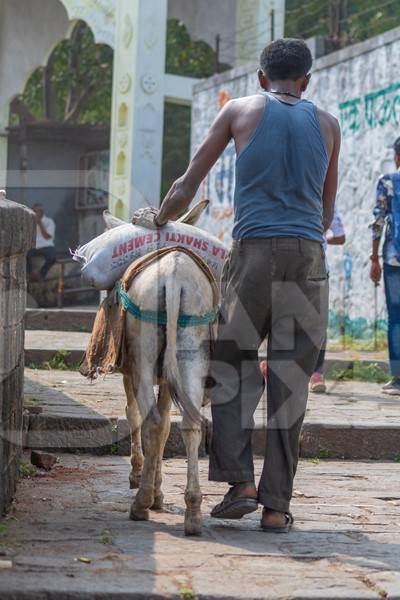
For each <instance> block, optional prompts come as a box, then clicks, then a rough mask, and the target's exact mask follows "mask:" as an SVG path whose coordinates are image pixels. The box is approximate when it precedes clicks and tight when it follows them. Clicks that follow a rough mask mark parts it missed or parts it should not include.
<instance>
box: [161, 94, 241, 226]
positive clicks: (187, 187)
mask: <svg viewBox="0 0 400 600" xmlns="http://www.w3.org/2000/svg"><path fill="white" fill-rule="evenodd" d="M234 102H235V101H234V100H231V101H230V102H228V103H227V104H226V105H225V106H224V108H223V109H222V110H221V112H220V113H219V114H218V116H217V118H216V119H215V121H214V123H213V125H212V126H211V129H210V131H209V132H208V134H207V137H206V139H205V140H204V142H203V143H202V144H201V146H200V147H199V148H198V150H197V151H196V153H195V155H194V156H193V158H192V160H191V162H190V165H189V167H188V170H187V171H186V173H185V174H184V175H183V176H182V177H180V178H179V179H177V180H176V181H175V183H174V184H173V185H172V187H171V189H170V190H169V192H168V194H167V195H166V196H165V198H164V200H163V203H162V205H161V208H160V211H159V213H158V215H157V219H156V222H157V225H165V223H166V222H167V221H169V220H173V219H176V218H177V217H178V216H179V215H180V213H182V212H183V211H184V210H185V209H186V208H187V207H188V206H189V204H190V203H191V201H192V200H193V198H194V196H195V195H196V193H197V190H198V189H199V186H200V184H201V182H202V181H203V179H204V178H205V177H206V175H207V174H208V172H209V170H210V169H211V167H212V166H213V165H214V164H215V163H216V161H217V160H218V158H219V157H220V156H221V154H222V152H223V151H224V150H225V148H226V146H227V145H228V143H229V141H230V140H231V138H232V130H231V124H232V116H233V110H234Z"/></svg>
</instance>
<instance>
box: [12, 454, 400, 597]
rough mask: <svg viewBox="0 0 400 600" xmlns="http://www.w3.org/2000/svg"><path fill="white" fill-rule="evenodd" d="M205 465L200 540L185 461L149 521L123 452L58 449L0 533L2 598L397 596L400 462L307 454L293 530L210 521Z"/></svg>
mask: <svg viewBox="0 0 400 600" xmlns="http://www.w3.org/2000/svg"><path fill="white" fill-rule="evenodd" d="M260 467H261V464H260V461H257V465H256V469H257V472H259V471H260ZM200 471H201V484H202V490H203V493H204V502H203V514H204V516H205V519H204V532H203V536H202V537H201V538H185V537H184V535H183V512H184V500H183V490H184V486H185V472H186V464H185V461H184V460H182V459H174V460H166V461H165V462H164V492H165V496H166V498H165V500H166V505H165V510H164V511H163V512H153V513H151V520H150V521H149V522H142V523H138V522H132V521H129V519H128V509H129V506H130V502H131V500H132V496H133V492H131V491H130V490H129V489H128V485H127V482H128V474H129V464H128V460H127V459H125V458H121V457H90V456H85V457H79V456H72V455H61V457H60V463H59V465H58V466H56V467H55V468H54V469H53V470H52V471H51V472H50V473H48V474H43V475H41V476H40V477H36V478H33V479H24V480H22V482H21V483H20V485H19V489H18V492H17V496H16V500H15V502H14V505H13V509H12V511H11V513H10V515H9V517H8V518H7V519H5V520H4V521H3V522H2V524H1V529H0V532H1V533H0V552H1V556H0V561H1V562H0V566H1V565H3V568H2V569H1V575H0V598H1V600H53V599H54V600H55V599H57V600H72V599H73V600H81V599H82V600H92V599H93V600H114V599H115V600H117V599H118V600H125V599H126V600H128V599H129V600H135V599H141V600H142V599H143V600H145V599H146V600H147V599H156V598H157V599H158V598H174V599H175V598H176V599H181V600H182V599H184V600H195V599H199V600H200V599H202V600H206V599H210V600H211V599H226V600H227V599H246V600H253V599H254V600H255V599H257V600H259V599H260V600H261V599H264V598H269V599H271V600H275V599H285V598H296V599H303V600H305V599H310V600H311V599H312V600H317V599H321V600H322V599H338V598H343V599H348V600H361V599H363V600H364V599H365V600H366V599H371V600H372V599H379V598H390V599H391V600H394V599H396V598H400V572H399V568H400V536H399V527H400V492H399V489H400V466H399V465H396V464H394V463H372V462H331V461H324V462H320V463H319V464H314V463H312V462H307V461H302V462H301V463H300V465H299V471H298V476H297V479H296V490H295V493H294V502H293V506H292V509H293V513H294V516H295V520H296V522H295V527H294V529H293V530H292V532H291V533H290V534H287V535H286V534H281V535H276V534H267V533H264V532H262V531H261V530H259V528H258V521H259V517H260V513H255V514H253V515H250V516H249V517H247V518H244V519H242V520H241V521H236V522H234V521H217V520H214V519H211V518H210V517H208V516H207V515H208V514H209V511H210V508H211V507H212V505H213V504H215V503H216V502H217V501H219V500H220V497H221V494H222V493H223V492H224V486H223V485H222V484H215V483H210V482H208V481H207V462H206V461H204V460H203V461H201V469H200ZM9 560H10V561H11V566H9V568H5V567H7V561H9ZM82 561H85V562H82ZM88 561H90V562H88Z"/></svg>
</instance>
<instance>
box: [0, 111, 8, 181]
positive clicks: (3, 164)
mask: <svg viewBox="0 0 400 600" xmlns="http://www.w3.org/2000/svg"><path fill="white" fill-rule="evenodd" d="M8 118H9V105H8V104H7V105H6V106H4V107H3V108H0V189H7V157H8V139H7V136H6V127H8Z"/></svg>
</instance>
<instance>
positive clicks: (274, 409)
mask: <svg viewBox="0 0 400 600" xmlns="http://www.w3.org/2000/svg"><path fill="white" fill-rule="evenodd" d="M311 65H312V58H311V54H310V51H309V49H308V47H307V46H306V44H305V43H304V42H303V41H302V40H295V39H283V40H277V41H275V42H273V43H271V44H270V45H269V46H268V47H267V48H265V50H264V51H263V53H262V55H261V64H260V69H259V81H260V85H261V88H262V93H258V94H256V95H254V96H248V97H245V98H239V99H236V100H232V101H230V102H228V103H227V104H226V105H225V106H224V108H223V109H222V110H221V112H220V113H219V115H218V117H217V119H216V120H215V122H214V123H213V125H212V127H211V129H210V131H209V133H208V136H207V138H206V139H205V141H204V142H203V144H202V145H201V146H200V148H199V149H198V150H197V152H196V153H195V155H194V157H193V159H192V161H191V163H190V165H189V168H188V170H187V171H186V173H185V174H184V175H183V176H182V177H181V178H180V179H178V180H177V181H176V182H175V183H174V184H173V186H172V188H171V190H170V191H169V192H168V194H167V196H166V198H165V200H164V202H163V204H162V206H161V209H160V211H158V212H157V211H153V212H152V210H151V209H145V211H144V212H145V213H146V214H144V215H142V218H143V222H144V223H146V224H148V222H149V220H150V221H152V225H153V226H154V227H161V226H162V225H164V224H165V223H166V222H167V221H168V220H169V219H174V218H176V217H177V215H179V214H180V213H181V212H182V211H183V210H185V209H186V208H187V206H188V205H189V204H190V202H191V200H192V199H193V197H194V196H195V194H196V192H197V190H198V189H199V186H200V183H201V182H202V180H203V179H204V177H205V176H206V175H207V173H208V171H209V170H210V169H211V167H212V166H213V165H214V163H215V162H216V160H217V159H218V158H219V156H220V155H221V153H222V152H223V150H224V149H225V147H226V146H227V144H228V143H229V141H230V140H232V139H233V140H234V142H235V145H236V152H237V166H236V189H235V200H234V203H235V223H234V228H233V238H234V242H233V247H232V251H231V253H230V256H229V258H228V260H227V263H226V265H225V270H224V276H223V282H222V284H223V285H222V292H223V305H222V309H221V320H220V326H219V333H218V339H217V341H216V344H215V349H214V352H213V360H212V366H211V372H210V374H211V378H212V380H213V382H214V386H213V388H212V389H211V392H210V395H211V400H212V416H213V437H212V447H211V457H210V479H211V480H213V481H225V482H227V483H229V484H230V485H231V488H230V489H229V491H228V493H227V494H226V496H225V497H224V500H223V501H222V502H221V503H220V504H218V505H217V506H216V507H215V508H214V509H213V511H212V516H214V517H216V518H224V519H237V518H241V517H242V516H244V515H245V514H246V513H249V512H252V511H254V510H256V509H257V507H258V503H261V504H262V505H263V507H264V510H263V515H262V519H261V527H262V528H263V529H265V530H266V531H275V532H285V531H288V530H289V529H290V526H291V525H292V523H293V518H292V516H291V514H290V500H291V497H292V491H293V480H294V476H295V473H296V468H297V462H298V455H299V438H300V431H301V426H302V422H303V418H304V414H305V410H306V404H307V396H308V383H309V379H310V376H311V374H312V373H313V371H314V368H315V366H316V363H317V358H318V354H319V351H320V348H321V346H322V343H323V340H324V336H325V332H326V324H327V307H328V278H327V272H326V267H325V255H324V250H323V247H322V244H323V234H324V231H326V230H327V229H329V226H330V224H331V221H332V217H333V210H334V203H335V197H336V191H337V178H338V155H339V147H340V130H339V125H338V122H337V120H336V119H335V118H334V117H333V116H332V115H330V114H329V113H326V112H324V111H322V110H319V109H317V108H316V106H315V105H314V104H312V103H311V102H309V101H307V100H303V99H302V94H303V92H305V90H306V89H307V86H308V83H309V79H310V74H309V71H310V69H311ZM140 218H141V217H140V215H139V221H138V222H140ZM266 337H268V378H267V401H268V430H267V434H266V450H265V461H264V468H263V472H262V475H261V479H260V482H259V485H258V489H257V488H256V485H255V478H254V466H253V455H252V447H251V432H252V427H253V414H254V412H255V409H256V407H257V405H258V403H259V401H260V398H261V396H262V394H263V391H264V378H263V377H262V375H261V373H260V369H259V364H258V348H259V346H260V344H261V342H262V341H263V340H264V339H265V338H266Z"/></svg>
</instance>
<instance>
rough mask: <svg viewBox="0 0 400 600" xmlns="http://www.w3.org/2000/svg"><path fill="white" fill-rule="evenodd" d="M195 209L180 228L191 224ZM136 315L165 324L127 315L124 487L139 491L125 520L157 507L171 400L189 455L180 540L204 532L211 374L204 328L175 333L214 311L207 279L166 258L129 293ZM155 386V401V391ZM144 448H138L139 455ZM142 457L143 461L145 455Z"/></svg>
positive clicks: (179, 257)
mask: <svg viewBox="0 0 400 600" xmlns="http://www.w3.org/2000/svg"><path fill="white" fill-rule="evenodd" d="M202 208H204V206H200V207H195V209H193V210H192V211H191V213H190V215H187V216H186V217H185V222H189V223H193V222H194V221H195V220H197V218H198V216H199V213H200V212H201V210H202ZM127 294H128V296H129V298H130V299H131V300H132V301H133V302H134V303H135V304H136V305H137V306H138V307H139V308H140V310H141V311H152V312H159V313H164V314H165V313H166V316H167V323H166V325H165V326H162V325H158V324H157V323H152V322H146V321H144V320H140V319H137V318H135V317H134V316H132V315H131V314H129V312H128V313H127V314H126V342H127V354H128V361H127V363H128V364H129V365H130V369H131V372H130V373H129V374H125V375H124V385H125V391H126V396H127V409H126V414H127V419H128V422H129V425H130V428H131V433H132V451H131V465H132V470H131V474H130V478H129V479H130V484H131V487H132V488H139V489H138V492H137V494H136V497H135V499H134V501H133V504H132V507H131V511H130V518H131V519H133V520H147V519H148V518H149V510H150V509H161V508H162V506H163V493H162V490H161V483H162V458H163V453H164V448H165V444H166V441H167V438H168V435H169V431H170V409H171V401H172V400H171V396H173V397H174V400H175V401H176V403H177V405H178V406H179V407H180V409H181V412H182V417H183V418H182V424H181V431H182V437H183V440H184V444H185V447H186V452H187V487H186V491H185V503H186V512H185V534H186V535H200V534H201V530H202V518H201V511H200V507H201V501H202V495H201V490H200V484H199V470H198V451H199V445H200V442H201V436H202V432H201V417H200V412H201V407H202V404H203V400H204V386H205V381H206V379H207V373H208V369H209V358H210V357H209V354H210V324H208V325H207V324H200V325H192V326H190V327H180V326H179V324H178V318H179V317H180V316H181V315H183V314H185V315H197V316H199V317H200V316H203V315H207V314H210V313H212V312H213V310H214V309H215V294H214V290H213V287H212V285H211V282H210V280H209V279H208V278H207V276H206V274H205V273H204V272H203V271H202V270H201V268H200V267H199V266H198V265H197V264H196V263H195V262H194V261H193V259H192V258H190V256H188V255H186V254H183V253H181V252H176V251H174V252H171V253H169V254H167V255H166V256H163V257H162V258H160V259H159V260H158V261H157V262H155V263H152V264H150V265H149V266H147V267H146V268H145V269H144V270H143V271H142V272H141V273H139V275H137V276H136V277H135V278H134V280H133V282H132V285H131V287H130V289H129V290H127ZM156 384H158V385H159V391H158V397H156V395H155V392H154V386H155V385H156ZM142 448H143V450H142ZM143 451H144V456H143Z"/></svg>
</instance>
